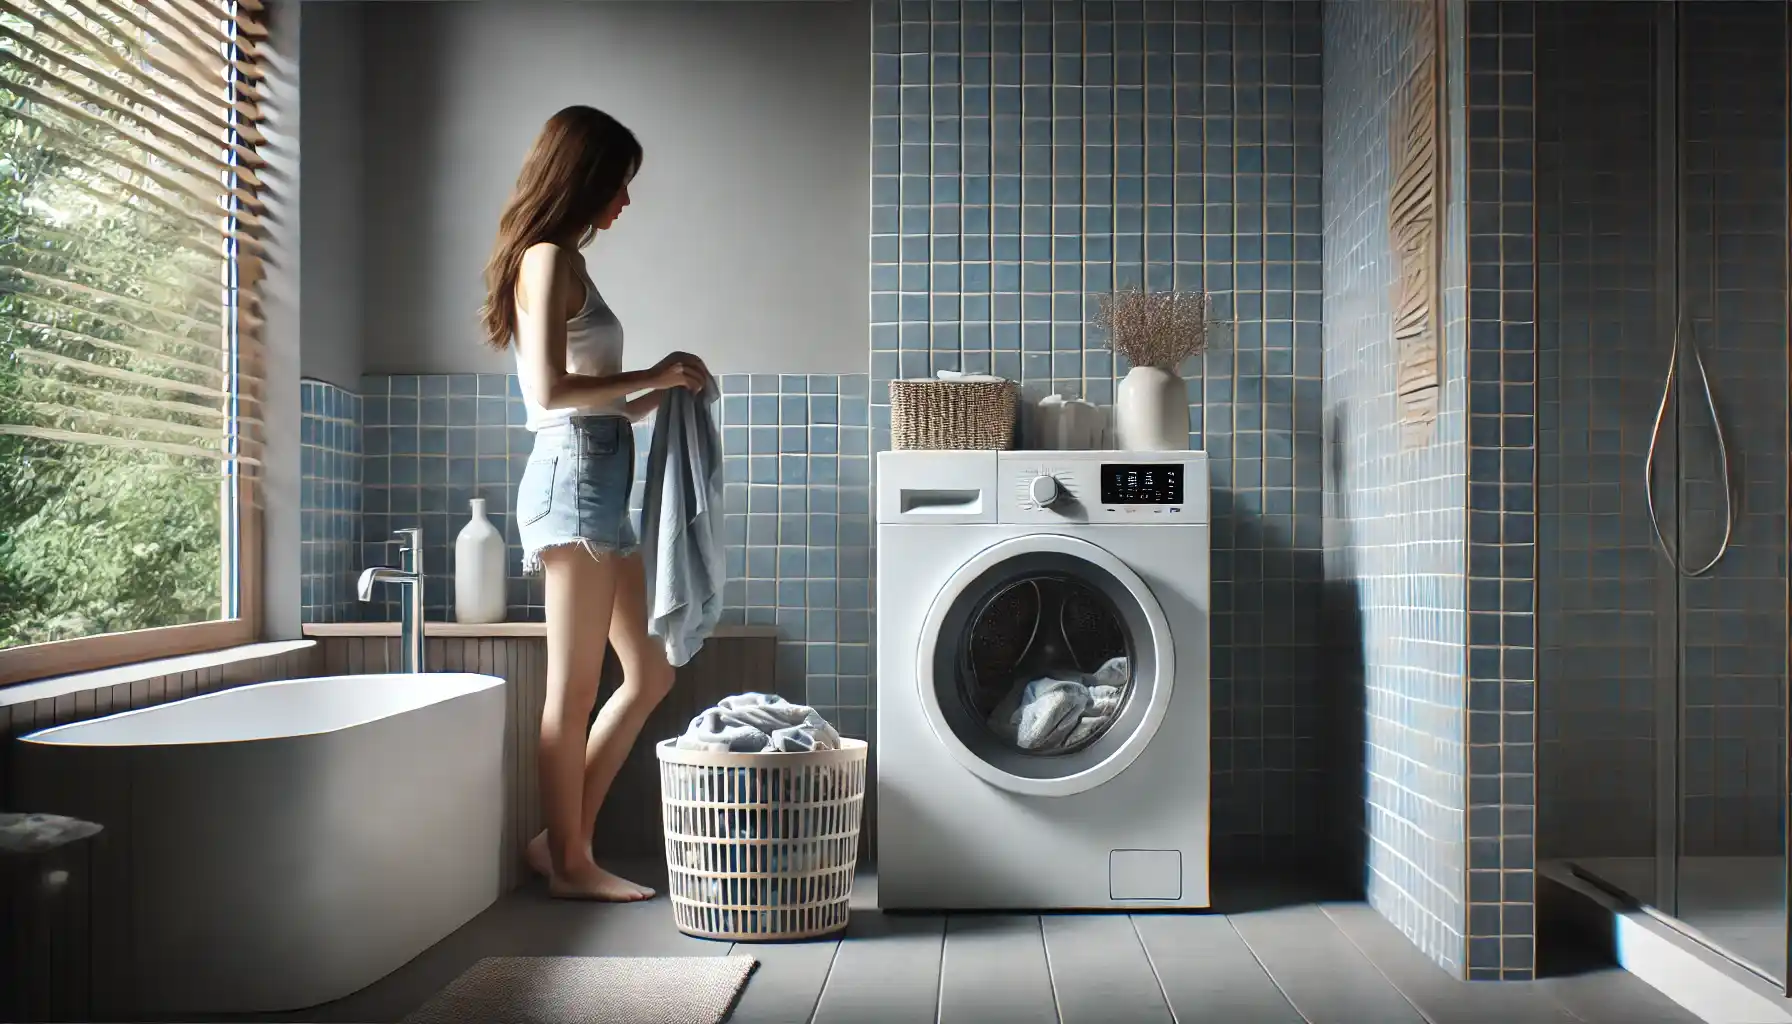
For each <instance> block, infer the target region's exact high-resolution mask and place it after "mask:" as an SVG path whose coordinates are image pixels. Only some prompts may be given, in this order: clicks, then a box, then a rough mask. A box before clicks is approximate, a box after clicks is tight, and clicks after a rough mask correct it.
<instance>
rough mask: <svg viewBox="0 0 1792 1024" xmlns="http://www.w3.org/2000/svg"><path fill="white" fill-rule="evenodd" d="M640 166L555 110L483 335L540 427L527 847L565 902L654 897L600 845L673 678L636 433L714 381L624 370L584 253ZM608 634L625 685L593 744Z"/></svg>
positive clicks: (529, 532) (580, 120)
mask: <svg viewBox="0 0 1792 1024" xmlns="http://www.w3.org/2000/svg"><path fill="white" fill-rule="evenodd" d="M640 166H641V145H640V143H639V142H637V141H636V140H635V137H634V135H633V134H632V133H631V132H630V131H629V130H628V129H627V128H624V127H623V126H622V125H621V124H619V123H617V121H616V120H615V119H614V118H612V117H610V116H609V115H607V114H605V113H603V112H601V111H598V110H593V109H591V108H590V107H568V108H566V109H565V110H562V111H560V112H559V113H557V114H555V115H554V116H553V117H552V118H551V119H549V121H548V123H547V126H546V127H544V128H543V129H542V131H541V134H540V135H539V136H538V137H537V138H536V140H535V145H534V147H533V148H532V149H531V150H530V152H529V155H528V158H527V159H526V160H525V161H524V162H523V170H522V173H521V174H520V175H519V176H518V177H517V183H516V190H515V191H514V192H513V193H512V195H511V197H510V201H509V203H508V204H507V205H506V206H505V208H504V215H503V217H502V219H501V220H500V221H499V223H498V240H497V244H496V245H495V246H494V247H493V250H492V256H491V260H490V262H489V263H488V264H487V265H486V271H485V274H486V286H487V289H488V292H489V294H488V297H487V301H486V305H485V308H484V310H483V311H482V319H483V321H484V326H485V333H486V339H487V340H488V341H489V342H490V343H491V345H492V346H493V347H495V348H498V349H505V348H514V350H515V352H516V366H517V375H518V377H519V378H520V380H521V383H522V390H523V398H524V404H525V406H526V407H527V409H528V413H529V420H528V424H529V429H530V430H532V431H534V432H535V447H534V451H533V452H532V454H531V455H530V456H529V464H528V468H527V469H526V470H524V472H523V478H522V481H521V483H520V484H519V485H518V487H517V499H516V520H517V528H518V532H519V533H520V535H521V540H522V545H523V570H524V572H527V573H535V572H541V573H545V574H546V577H547V579H546V586H547V593H546V602H547V642H548V664H547V674H548V678H547V705H546V707H544V708H543V710H542V715H541V798H542V805H543V812H544V815H543V816H544V818H545V820H546V824H547V828H546V829H545V830H544V831H543V832H542V833H541V834H540V835H537V836H536V837H535V838H534V839H533V840H531V841H530V843H529V851H528V852H529V863H530V865H531V866H532V867H533V868H534V869H535V870H536V871H538V872H540V873H541V874H543V875H545V876H547V879H548V891H549V892H550V893H552V894H553V895H555V896H558V897H563V898H571V899H596V900H610V901H632V900H642V899H649V898H651V897H652V896H653V890H652V889H649V888H647V887H646V886H642V885H636V884H635V883H633V882H630V881H628V880H627V879H625V878H622V877H620V876H618V875H614V874H611V873H610V872H608V871H606V870H604V869H603V868H601V867H599V866H598V865H597V862H596V861H595V860H594V859H593V856H592V850H591V834H592V831H593V829H594V828H595V827H596V822H597V812H598V808H600V807H601V806H602V805H603V801H604V795H605V794H606V793H607V792H608V791H609V788H610V783H611V781H612V780H614V779H615V777H616V771H617V769H618V768H620V767H621V766H622V762H623V759H624V758H626V757H627V756H628V751H629V748H630V747H631V746H633V744H634V742H635V737H636V735H637V734H638V733H639V732H640V731H641V723H642V722H644V721H646V719H647V716H648V714H649V713H650V712H651V711H652V710H653V708H654V706H655V705H657V704H658V703H659V702H660V700H661V699H662V698H664V697H665V695H666V692H667V691H668V690H669V689H671V686H672V678H673V673H672V667H671V665H669V664H668V663H667V661H666V654H665V651H664V649H663V648H662V647H661V646H660V645H659V644H658V643H656V642H654V641H653V640H651V639H650V638H649V637H648V635H647V607H646V578H645V575H644V573H643V571H642V565H641V558H640V555H639V554H638V553H637V552H636V550H635V549H636V539H635V533H634V529H633V527H632V526H631V525H630V523H629V514H628V504H629V488H630V486H631V484H632V483H633V476H634V465H635V448H634V434H633V432H632V430H631V428H630V424H631V422H632V421H634V420H638V419H641V418H642V417H644V416H647V415H650V414H651V413H652V412H653V411H654V410H655V409H657V408H659V405H660V400H661V399H662V398H663V397H664V395H665V392H666V390H667V389H669V388H678V387H682V388H689V389H692V390H701V389H702V388H703V387H705V386H706V385H707V382H708V380H709V371H708V370H707V369H706V368H705V367H704V365H703V363H702V362H701V361H700V360H698V359H697V358H696V357H695V356H691V355H687V354H685V353H682V352H679V353H674V354H672V355H670V356H667V357H666V358H665V359H663V360H661V361H660V363H659V365H657V366H655V367H653V369H651V370H635V371H629V372H624V371H623V369H622V326H621V324H619V323H618V322H617V320H616V317H615V314H613V313H612V312H611V311H610V308H609V306H607V305H606V304H605V303H604V300H603V297H602V296H601V295H599V294H598V291H597V286H596V285H595V284H593V283H592V281H591V277H590V275H589V274H588V273H586V271H585V261H584V259H583V258H582V257H581V256H580V255H579V250H580V249H582V248H583V247H584V246H586V245H587V244H589V243H590V242H591V241H592V239H594V238H595V237H596V236H597V233H598V232H600V231H603V230H606V229H607V228H609V227H610V226H611V225H612V224H614V223H615V222H616V218H617V216H618V215H619V214H621V212H622V210H623V208H624V207H626V206H628V204H629V195H628V186H629V182H630V181H631V180H632V179H633V178H634V176H635V172H636V171H637V170H639V169H640ZM631 395H633V396H636V397H633V398H631V397H630V396H631ZM606 637H607V638H608V642H609V643H610V644H612V645H614V646H615V648H616V654H617V658H618V660H620V661H621V663H622V685H621V686H619V687H618V688H617V690H616V693H615V694H614V695H612V696H611V698H610V699H609V701H608V702H606V703H605V704H604V706H603V710H602V711H601V712H599V713H598V716H597V721H596V723H595V724H593V725H592V726H591V731H590V735H589V737H587V736H586V735H585V723H586V722H588V721H590V720H591V706H592V703H593V702H594V701H595V700H596V699H597V683H598V674H599V672H600V671H601V670H602V667H603V661H604V646H605V638H606Z"/></svg>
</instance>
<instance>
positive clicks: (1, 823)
mask: <svg viewBox="0 0 1792 1024" xmlns="http://www.w3.org/2000/svg"><path fill="white" fill-rule="evenodd" d="M99 832H100V826H98V825H96V824H94V823H93V822H90V821H81V820H79V819H76V818H65V817H62V816H60V815H55V814H0V1021H7V1020H46V1021H47V1020H88V1019H90V1018H91V1016H92V1014H91V1002H90V995H91V988H92V976H93V975H92V971H93V958H92V953H91V949H90V946H89V943H88V937H89V936H88V929H87V921H88V894H89V891H90V890H89V886H90V884H91V883H90V881H89V875H90V874H91V869H90V864H91V862H92V850H93V843H92V842H91V841H90V840H92V839H93V837H94V836H95V835H97V834H99Z"/></svg>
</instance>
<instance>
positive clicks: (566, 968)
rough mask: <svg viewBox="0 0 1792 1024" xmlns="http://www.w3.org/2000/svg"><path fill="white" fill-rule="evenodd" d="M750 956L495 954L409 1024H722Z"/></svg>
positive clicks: (749, 965)
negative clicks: (472, 1023)
mask: <svg viewBox="0 0 1792 1024" xmlns="http://www.w3.org/2000/svg"><path fill="white" fill-rule="evenodd" d="M757 965H758V961H757V960H754V959H753V958H752V957H750V956H689V957H670V956H662V957H616V956H539V957H537V956H494V957H487V958H485V959H484V960H481V961H479V962H478V963H476V964H474V965H473V966H472V967H469V968H468V969H467V973H465V974H463V975H461V976H460V977H458V978H456V979H454V981H453V983H452V984H450V985H449V986H448V987H447V988H445V989H443V990H442V991H440V992H438V993H436V994H435V995H434V996H433V997H431V998H430V1000H429V1001H428V1002H426V1003H424V1004H423V1005H422V1006H421V1007H419V1008H418V1009H417V1010H416V1011H415V1012H414V1013H412V1014H411V1015H410V1016H408V1017H406V1018H405V1019H404V1024H467V1022H470V1021H479V1022H481V1024H721V1022H722V1021H724V1020H727V1019H728V1014H729V1013H731V1012H732V1011H733V1010H734V1001H735V999H737V998H739V996H740V992H741V989H743V988H745V987H746V984H747V975H749V974H751V973H753V968H754V967H755V966H757Z"/></svg>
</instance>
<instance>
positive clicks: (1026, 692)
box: [989, 657, 1132, 753]
mask: <svg viewBox="0 0 1792 1024" xmlns="http://www.w3.org/2000/svg"><path fill="white" fill-rule="evenodd" d="M1064 676H1065V678H1058V677H1056V676H1046V677H1043V678H1039V679H1026V680H1020V681H1017V682H1016V683H1015V685H1014V688H1013V690H1012V691H1010V692H1009V694H1008V696H1007V697H1006V698H1004V699H1003V700H1002V702H1001V703H1000V704H998V705H996V709H995V711H994V712H993V713H991V715H990V718H989V727H990V728H991V729H993V730H995V732H996V734H997V735H998V736H1001V737H1002V738H1003V739H1005V740H1007V741H1008V742H1010V743H1013V744H1014V745H1015V746H1017V747H1019V748H1020V749H1022V750H1026V751H1030V752H1032V753H1055V752H1058V751H1064V750H1074V749H1076V748H1077V747H1079V746H1082V745H1083V744H1084V743H1086V742H1088V741H1089V740H1091V739H1094V738H1095V737H1096V736H1099V735H1101V732H1102V730H1103V729H1105V728H1107V725H1108V723H1109V722H1111V721H1113V719H1114V715H1115V713H1116V712H1118V711H1119V710H1120V702H1121V701H1122V700H1123V699H1124V698H1125V696H1126V687H1127V685H1128V684H1129V683H1130V682H1131V680H1132V669H1131V666H1130V665H1129V664H1128V663H1127V660H1126V659H1125V658H1123V657H1120V658H1110V659H1108V661H1107V662H1106V663H1104V664H1103V665H1102V666H1101V668H1099V669H1097V670H1096V671H1095V672H1094V673H1092V674H1090V675H1088V676H1086V677H1085V676H1081V675H1080V674H1079V673H1064Z"/></svg>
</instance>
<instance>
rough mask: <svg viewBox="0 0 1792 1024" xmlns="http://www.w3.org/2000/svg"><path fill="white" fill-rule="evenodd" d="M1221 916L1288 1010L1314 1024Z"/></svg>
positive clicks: (1229, 920)
mask: <svg viewBox="0 0 1792 1024" xmlns="http://www.w3.org/2000/svg"><path fill="white" fill-rule="evenodd" d="M1221 916H1222V917H1223V918H1224V919H1225V921H1226V927H1228V928H1230V929H1232V934H1233V935H1234V936H1235V937H1236V938H1237V939H1238V941H1239V943H1240V944H1241V945H1243V946H1244V949H1245V952H1247V953H1249V954H1251V959H1252V960H1255V961H1256V962H1257V969H1258V970H1260V971H1262V972H1263V976H1264V977H1265V978H1268V979H1269V983H1270V984H1271V985H1274V986H1275V987H1276V992H1277V993H1279V994H1280V995H1281V997H1282V999H1283V1001H1285V1002H1286V1003H1287V1004H1288V1006H1289V1008H1290V1009H1292V1010H1293V1011H1294V1012H1295V1014H1296V1015H1297V1016H1298V1017H1300V1019H1301V1020H1304V1021H1306V1022H1307V1024H1315V1021H1314V1020H1313V1018H1311V1017H1309V1016H1307V1011H1305V1010H1303V1009H1301V1008H1300V1004H1299V1003H1296V1002H1295V1001H1294V997H1293V996H1291V995H1289V994H1288V990H1287V989H1285V988H1283V987H1282V983H1281V982H1279V981H1277V980H1276V975H1275V972H1274V971H1272V970H1270V969H1269V965H1268V964H1266V963H1264V962H1263V958H1262V957H1261V956H1258V955H1257V947H1255V946H1253V945H1251V940H1250V939H1247V938H1245V937H1244V933H1243V932H1241V931H1239V930H1238V926H1237V925H1235V924H1233V923H1232V915H1231V914H1223V915H1221ZM1135 927H1136V926H1135Z"/></svg>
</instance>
